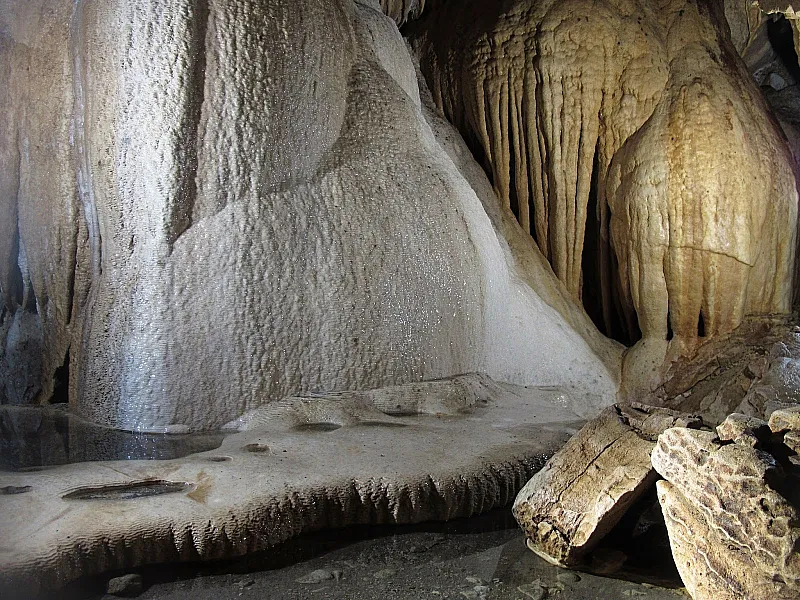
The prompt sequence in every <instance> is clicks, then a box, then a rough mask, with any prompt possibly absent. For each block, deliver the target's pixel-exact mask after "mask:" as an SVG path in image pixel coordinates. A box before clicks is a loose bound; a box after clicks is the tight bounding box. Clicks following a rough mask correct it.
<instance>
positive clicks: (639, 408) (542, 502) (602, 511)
mask: <svg viewBox="0 0 800 600" xmlns="http://www.w3.org/2000/svg"><path fill="white" fill-rule="evenodd" d="M701 424H702V421H701V420H700V419H698V418H696V417H692V416H688V415H684V414H682V413H678V412H675V411H671V410H668V409H663V408H654V407H650V406H645V405H641V404H631V405H614V406H611V407H609V408H607V409H606V410H604V411H603V412H602V413H600V415H599V416H598V417H597V418H596V419H594V420H593V421H590V422H589V423H587V424H586V425H585V426H584V427H583V428H582V429H581V430H580V432H578V434H577V435H576V436H574V437H573V438H572V439H571V440H570V441H569V442H568V443H567V444H566V446H564V448H563V449H562V450H561V451H559V452H558V453H557V454H556V455H554V456H553V457H552V458H551V459H550V461H548V463H547V464H546V465H545V466H544V468H543V469H542V470H541V471H540V472H538V473H537V474H536V475H534V477H533V478H532V479H531V480H530V481H529V482H528V483H527V484H526V485H525V487H524V488H523V489H522V491H521V492H520V493H519V495H518V496H517V499H516V501H515V502H514V509H513V511H514V516H515V518H516V519H517V522H518V523H519V524H520V526H521V527H522V529H523V531H524V532H525V535H526V536H527V537H528V547H529V548H530V549H531V550H533V551H534V552H536V553H537V554H539V555H540V556H542V557H543V558H545V559H546V560H549V561H550V562H554V563H556V564H559V565H562V566H574V565H577V564H580V563H581V562H582V560H583V558H584V556H585V555H586V553H587V552H589V551H590V550H591V549H592V548H593V547H594V546H595V545H596V544H597V542H598V541H599V540H600V539H601V538H602V537H603V536H604V535H605V534H606V533H608V532H609V531H610V530H611V529H612V528H613V527H614V526H615V525H616V524H617V523H618V522H619V520H620V518H621V517H622V515H624V514H625V512H626V511H627V509H628V508H629V507H630V506H631V505H632V504H633V503H634V502H635V501H636V500H637V499H638V498H639V497H641V495H642V494H643V493H644V492H645V491H646V490H647V489H648V488H650V486H652V485H653V484H654V483H655V480H656V478H657V474H656V473H655V471H654V470H653V467H652V465H651V463H650V452H651V450H652V449H653V446H654V444H655V441H656V439H657V438H658V436H659V434H660V433H661V432H663V431H664V430H666V429H668V428H671V427H675V426H683V427H688V426H691V427H698V426H700V425H701Z"/></svg>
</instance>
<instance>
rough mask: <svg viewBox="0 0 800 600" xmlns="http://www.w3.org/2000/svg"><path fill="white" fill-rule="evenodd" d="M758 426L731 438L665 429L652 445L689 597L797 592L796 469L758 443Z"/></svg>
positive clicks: (725, 598) (731, 599) (760, 597)
mask: <svg viewBox="0 0 800 600" xmlns="http://www.w3.org/2000/svg"><path fill="white" fill-rule="evenodd" d="M764 425H766V424H765V423H763V422H762V423H761V426H762V427H761V429H762V431H761V432H756V431H754V430H753V428H752V427H751V429H750V432H749V433H748V434H747V435H744V436H742V435H739V436H736V439H734V440H733V443H730V442H728V443H725V441H724V440H721V439H718V438H717V437H716V436H715V435H714V433H712V432H705V431H692V430H689V429H685V428H675V429H669V430H668V431H666V432H664V433H663V434H662V435H661V436H660V437H659V440H658V444H657V445H656V448H655V450H653V456H652V460H653V466H654V467H655V468H656V470H657V471H658V472H659V473H660V474H661V475H662V476H663V477H664V478H665V481H659V482H658V484H657V487H658V497H659V501H660V503H661V506H662V509H663V512H664V519H665V521H666V523H667V529H668V531H669V536H670V543H671V545H672V553H673V556H674V558H675V563H676V565H677V566H678V570H679V572H680V574H681V578H682V579H683V582H684V584H685V585H686V588H687V590H688V591H689V593H690V594H691V596H692V598H694V600H711V599H714V600H737V599H739V598H748V599H750V600H768V599H776V598H779V599H785V600H790V599H795V598H797V597H798V595H800V527H798V507H800V504H798V496H797V485H798V483H799V482H800V477H799V475H800V473H798V472H797V469H796V467H795V466H794V465H792V463H791V462H786V463H784V464H780V462H778V460H776V459H778V458H783V457H781V456H780V452H779V451H778V452H777V453H776V450H775V449H772V454H771V453H769V452H767V451H766V450H765V449H764V448H765V447H769V445H768V441H769V440H768V438H767V437H766V436H765V434H764V432H763V429H764V427H763V426H764ZM722 433H724V429H723V432H722ZM759 436H760V437H759ZM720 437H722V438H724V437H727V436H725V435H721V436H720ZM781 462H782V461H781Z"/></svg>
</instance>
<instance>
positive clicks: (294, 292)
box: [0, 0, 621, 431]
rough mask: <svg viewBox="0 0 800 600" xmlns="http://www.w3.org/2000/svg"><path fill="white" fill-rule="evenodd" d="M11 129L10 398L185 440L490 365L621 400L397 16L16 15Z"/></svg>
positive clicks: (219, 4) (153, 7) (270, 12)
mask: <svg viewBox="0 0 800 600" xmlns="http://www.w3.org/2000/svg"><path fill="white" fill-rule="evenodd" d="M384 6H385V7H386V8H387V9H391V8H392V7H396V8H397V7H399V8H397V10H399V11H400V13H402V14H405V13H406V12H407V11H411V12H412V13H413V12H414V10H415V8H414V7H416V6H419V7H421V3H415V2H389V3H384ZM392 10H394V9H392ZM397 14H399V13H397ZM401 20H402V19H401ZM423 87H424V83H423ZM0 112H2V114H3V115H6V120H5V121H4V126H3V127H1V128H0V203H2V204H1V205H0V257H1V259H0V290H1V291H2V296H3V301H4V303H5V308H4V309H3V311H2V314H0V353H1V354H2V359H0V380H2V381H3V382H4V383H3V385H2V386H0V394H2V396H0V401H2V402H8V401H13V402H19V403H21V402H32V401H33V402H40V403H41V402H46V401H47V400H48V399H49V398H50V397H51V396H52V394H53V391H54V387H55V386H56V385H57V383H58V384H60V388H59V389H58V390H57V391H58V392H59V393H61V394H63V395H65V396H68V397H69V402H70V407H71V408H72V409H73V410H75V411H77V412H79V413H80V414H82V415H84V416H86V417H88V418H90V419H92V420H94V421H96V422H99V423H104V424H107V425H111V426H114V427H118V428H124V429H130V430H139V431H185V430H203V429H213V428H217V427H219V426H221V425H223V424H225V423H226V422H228V421H230V420H232V419H235V418H237V417H238V416H240V415H242V414H243V413H245V412H247V411H249V410H252V409H255V408H257V407H259V406H261V405H263V404H265V403H268V402H270V401H275V400H278V399H280V398H283V397H286V396H289V395H294V394H307V393H313V392H329V391H335V390H344V389H369V388H374V387H380V386H386V385H394V384H404V383H409V382H418V381H422V380H430V379H436V378H440V377H444V376H450V375H454V374H458V373H465V372H471V371H481V372H486V373H488V374H489V375H490V376H493V377H495V378H497V379H500V380H504V381H508V382H515V383H519V384H528V385H537V386H542V385H551V386H563V387H564V388H569V389H570V390H571V397H574V398H579V400H578V401H577V402H576V404H580V405H582V406H583V408H582V409H581V410H582V411H584V412H585V414H592V413H593V412H595V411H596V410H597V409H599V408H600V407H602V406H606V405H608V404H610V403H611V402H613V401H614V399H615V395H616V389H617V385H618V381H617V380H618V377H619V363H620V355H621V348H620V347H619V346H618V345H617V344H615V343H612V342H609V341H607V340H604V339H603V338H602V336H601V335H600V334H599V333H598V332H597V331H596V330H594V328H593V327H592V325H591V322H590V321H589V319H588V317H587V316H586V315H585V314H584V313H583V312H582V310H581V309H580V307H579V306H577V305H576V304H575V303H574V302H573V301H572V300H571V299H570V298H569V295H568V293H567V292H566V290H564V288H563V286H562V285H561V284H560V283H559V282H558V281H557V280H556V279H555V278H554V277H553V276H552V273H550V271H549V267H548V266H547V264H546V263H545V261H543V260H541V258H540V257H539V256H538V255H537V251H536V249H535V248H534V247H533V246H532V245H531V244H528V245H527V246H526V245H524V244H520V243H517V242H515V241H513V236H508V235H506V234H505V233H504V232H505V230H508V229H510V225H509V221H510V219H509V217H508V216H507V215H505V214H501V213H497V211H496V210H495V207H494V204H495V203H496V199H495V198H494V197H493V195H492V194H491V192H489V193H488V194H483V193H481V194H478V193H477V191H476V187H474V186H473V185H472V181H474V180H475V177H474V176H473V175H470V178H471V181H468V180H467V178H466V176H465V175H464V174H463V173H462V170H463V169H462V167H463V166H464V165H465V164H466V165H468V166H467V167H466V168H467V169H470V168H471V167H470V166H469V165H470V164H471V162H472V161H473V159H472V158H470V157H469V153H468V152H462V154H461V156H460V158H458V159H457V161H458V162H460V163H461V164H460V165H459V166H456V164H455V162H456V161H455V160H453V159H452V158H451V157H450V155H449V154H448V151H447V150H446V149H445V147H448V148H451V149H452V148H459V149H460V148H461V147H463V143H461V142H460V141H454V140H457V138H458V135H457V134H456V133H455V132H454V131H453V130H452V128H450V127H449V126H446V125H445V124H443V123H439V122H436V123H433V120H432V118H430V115H429V112H428V110H427V108H425V107H424V106H423V105H422V104H421V102H420V94H419V85H418V81H417V76H416V72H415V68H414V63H413V60H412V58H411V55H410V54H409V51H408V49H407V47H406V45H405V44H404V42H403V39H402V37H401V36H400V33H399V31H398V29H397V26H396V24H395V23H393V22H392V20H391V19H389V18H388V17H386V16H385V15H383V14H382V13H381V12H380V5H379V3H378V2H367V1H359V2H353V1H352V0H334V1H329V0H300V1H295V0H291V1H289V0H266V1H265V0H230V1H228V0H213V1H211V2H205V1H200V0H169V1H168V2H161V1H154V0H135V1H129V0H124V1H123V0H114V1H111V2H109V1H105V0H103V1H100V0H78V1H77V2H75V1H73V0H35V1H32V2H27V1H25V2H21V1H17V0H3V1H2V3H0ZM434 129H435V130H436V132H434ZM481 176H482V177H483V175H481ZM477 185H478V186H484V185H485V184H484V183H483V182H479V183H478V184H477ZM486 188H487V189H490V188H489V186H486ZM484 203H489V204H490V205H491V206H488V207H485V206H484ZM533 284H535V289H534V286H533ZM9 381H10V382H12V383H6V382H9Z"/></svg>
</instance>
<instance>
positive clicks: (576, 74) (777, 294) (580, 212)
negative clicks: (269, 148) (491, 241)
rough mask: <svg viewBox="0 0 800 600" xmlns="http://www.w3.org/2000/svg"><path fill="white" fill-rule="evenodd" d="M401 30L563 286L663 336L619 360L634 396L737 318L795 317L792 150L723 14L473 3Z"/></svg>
mask: <svg viewBox="0 0 800 600" xmlns="http://www.w3.org/2000/svg"><path fill="white" fill-rule="evenodd" d="M409 34H410V36H411V39H412V43H413V45H414V47H415V48H416V49H417V51H418V53H419V55H420V60H421V64H422V70H423V72H424V73H425V76H426V79H427V80H428V83H429V86H430V88H431V91H432V92H433V96H434V99H435V100H436V102H437V105H438V106H439V108H440V109H441V110H442V112H443V113H444V114H445V115H446V116H447V117H448V118H449V119H450V120H451V121H452V122H453V123H454V124H455V125H456V126H457V127H458V128H459V130H460V131H461V132H462V134H463V135H464V136H465V138H466V139H467V140H469V141H470V143H471V144H472V146H473V148H474V149H475V151H476V155H479V156H482V157H483V160H484V166H485V167H486V169H487V171H488V172H490V173H491V175H492V180H493V184H494V187H495V189H496V191H497V194H498V195H499V197H500V198H501V200H502V201H503V202H504V203H505V205H506V207H507V209H509V210H512V211H514V213H515V214H516V215H517V217H518V219H519V222H520V224H521V225H522V228H523V229H525V230H526V231H528V232H530V234H531V235H532V236H533V237H534V239H535V240H536V242H537V244H538V245H539V247H540V248H541V250H542V252H543V253H544V254H545V256H546V257H547V258H548V259H549V260H550V263H551V264H552V267H553V271H554V272H555V274H556V275H557V276H558V277H559V278H560V279H561V280H562V281H564V283H565V284H566V286H567V289H568V290H569V291H570V293H572V294H573V295H574V296H575V297H576V298H581V297H584V299H586V298H587V297H588V298H589V303H590V304H591V303H592V302H597V300H596V299H597V298H601V300H600V302H599V304H600V306H601V311H600V312H601V313H602V315H601V316H600V318H599V320H600V321H602V322H603V323H604V324H605V325H604V326H605V328H606V330H607V331H608V332H609V333H612V334H614V335H618V334H619V335H624V334H625V333H626V332H627V334H629V335H630V336H631V337H635V335H636V332H637V328H638V329H640V330H641V332H642V335H643V336H644V338H645V342H647V341H648V339H650V340H660V341H663V342H665V345H662V346H659V345H657V344H651V345H649V346H647V345H643V346H642V347H640V348H638V349H637V350H638V351H637V352H631V353H629V355H628V357H629V359H630V361H631V362H635V363H643V364H646V365H647V368H646V369H645V368H637V367H636V366H634V365H631V366H629V368H628V371H629V372H630V373H631V374H632V375H631V377H630V379H631V386H632V387H633V388H636V387H637V386H639V387H646V386H647V385H650V384H651V383H655V384H657V383H658V380H659V373H658V372H657V368H658V367H659V366H660V365H661V364H662V362H663V361H664V358H665V356H667V357H668V358H669V359H672V358H674V357H676V356H680V355H684V354H691V352H692V351H693V349H694V347H695V346H696V344H697V342H698V340H699V339H701V338H704V337H708V336H714V335H718V334H720V333H724V332H728V331H731V330H732V329H734V328H735V327H736V326H737V325H739V324H740V323H741V322H742V319H743V318H744V316H745V315H747V314H751V313H775V312H777V313H787V312H788V311H789V310H790V304H791V293H792V268H793V256H794V244H795V228H796V220H797V189H796V182H795V176H794V173H793V163H792V157H791V154H790V152H789V150H788V148H787V145H786V142H785V139H784V138H783V136H782V134H781V132H780V131H779V129H778V127H777V126H776V124H775V122H774V119H773V118H772V117H771V116H770V114H769V110H768V108H767V106H766V104H765V102H764V99H763V97H762V95H761V93H760V92H759V90H758V89H757V87H756V86H755V84H754V83H753V81H752V79H751V78H750V76H749V75H748V74H747V73H746V71H745V68H744V65H743V64H742V63H741V61H740V59H739V57H738V55H737V54H736V50H735V49H734V47H733V45H732V43H731V41H730V38H729V32H728V26H727V23H726V22H725V16H724V14H723V13H722V9H721V4H719V3H715V2H707V1H704V0H699V1H691V0H690V1H684V0H673V1H669V2H662V3H659V4H658V6H657V7H656V5H655V4H654V3H651V2H638V1H636V0H609V1H607V2H588V1H582V0H572V1H570V2H554V1H552V0H538V1H537V0H517V1H515V2H502V3H501V2H481V1H480V0H472V1H466V2H457V3H444V4H442V5H441V6H438V5H437V6H435V7H433V8H431V9H430V10H429V11H428V14H427V15H425V16H424V17H423V18H421V19H420V20H419V21H418V22H414V23H411V24H410V26H409ZM595 204H596V206H594V205H595ZM585 243H588V244H589V246H586V247H585ZM584 253H586V255H587V256H588V257H589V260H587V261H586V264H587V265H591V267H592V268H590V269H586V270H584V266H585V265H584ZM595 258H596V263H594V262H593V259H595ZM596 320H598V319H596ZM667 341H669V348H666V347H665V346H666V342H667ZM643 344H644V342H643ZM645 350H646V351H645ZM656 355H657V356H656ZM651 364H655V366H656V369H655V371H656V373H655V374H653V373H651V371H652V370H653V369H651V368H650V365H651ZM643 379H648V380H647V381H642V380H643Z"/></svg>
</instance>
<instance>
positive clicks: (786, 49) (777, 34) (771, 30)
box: [767, 15, 800, 81]
mask: <svg viewBox="0 0 800 600" xmlns="http://www.w3.org/2000/svg"><path fill="white" fill-rule="evenodd" d="M767 37H768V38H769V43H770V44H771V45H772V48H773V50H775V53H776V54H777V55H778V58H780V60H781V63H783V66H784V67H786V70H787V71H789V74H790V75H791V76H792V77H793V78H794V80H795V81H800V64H798V62H797V50H796V48H795V47H794V31H793V30H792V24H791V23H790V22H789V21H788V20H787V19H786V17H784V16H783V15H778V16H777V18H772V19H770V20H768V21H767Z"/></svg>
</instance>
